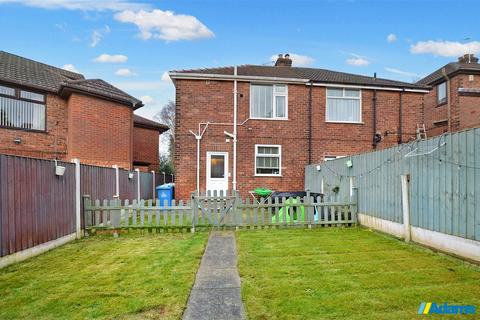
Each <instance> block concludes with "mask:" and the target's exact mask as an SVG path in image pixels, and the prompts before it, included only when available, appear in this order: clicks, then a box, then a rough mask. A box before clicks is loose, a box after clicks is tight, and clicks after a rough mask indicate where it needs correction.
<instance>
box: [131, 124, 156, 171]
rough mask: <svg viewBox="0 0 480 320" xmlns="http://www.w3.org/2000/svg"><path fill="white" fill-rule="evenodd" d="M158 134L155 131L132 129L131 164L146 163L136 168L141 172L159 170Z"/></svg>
mask: <svg viewBox="0 0 480 320" xmlns="http://www.w3.org/2000/svg"><path fill="white" fill-rule="evenodd" d="M158 145H159V134H158V131H157V130H152V129H146V128H140V127H135V126H134V127H133V162H142V163H148V165H145V166H142V167H140V166H138V168H139V169H141V170H142V171H151V170H154V171H158V170H159V155H158Z"/></svg>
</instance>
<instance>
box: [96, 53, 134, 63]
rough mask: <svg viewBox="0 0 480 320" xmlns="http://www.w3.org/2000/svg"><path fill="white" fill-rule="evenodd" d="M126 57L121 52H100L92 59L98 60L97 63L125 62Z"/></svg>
mask: <svg viewBox="0 0 480 320" xmlns="http://www.w3.org/2000/svg"><path fill="white" fill-rule="evenodd" d="M127 60H128V57H127V56H125V55H123V54H112V55H111V54H106V53H104V54H101V55H99V56H98V57H96V58H95V59H93V61H94V62H99V63H124V62H127Z"/></svg>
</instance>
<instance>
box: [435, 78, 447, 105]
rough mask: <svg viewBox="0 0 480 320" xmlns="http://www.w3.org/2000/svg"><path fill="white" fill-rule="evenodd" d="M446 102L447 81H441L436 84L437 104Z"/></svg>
mask: <svg viewBox="0 0 480 320" xmlns="http://www.w3.org/2000/svg"><path fill="white" fill-rule="evenodd" d="M446 102H447V83H446V82H442V83H440V84H439V85H438V86H437V105H441V104H444V103H446Z"/></svg>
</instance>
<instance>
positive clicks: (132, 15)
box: [115, 9, 214, 41]
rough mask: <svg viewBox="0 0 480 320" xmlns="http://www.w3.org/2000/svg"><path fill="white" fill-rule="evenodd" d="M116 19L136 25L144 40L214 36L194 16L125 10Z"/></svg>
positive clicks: (156, 10) (171, 39)
mask: <svg viewBox="0 0 480 320" xmlns="http://www.w3.org/2000/svg"><path fill="white" fill-rule="evenodd" d="M115 19H116V20H118V21H120V22H124V23H133V24H135V25H136V26H137V27H138V29H139V30H140V37H141V38H142V39H144V40H148V39H152V38H153V39H161V40H166V41H176V40H194V39H201V38H211V37H213V36H214V33H213V32H212V31H211V30H210V29H208V28H207V27H206V26H205V25H204V24H203V23H201V22H200V21H199V20H198V19H197V18H195V17H194V16H189V15H183V14H175V13H174V12H173V11H162V10H159V9H155V10H152V11H145V10H140V11H136V12H135V11H132V10H125V11H122V12H119V13H117V14H115Z"/></svg>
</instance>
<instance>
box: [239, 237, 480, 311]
mask: <svg viewBox="0 0 480 320" xmlns="http://www.w3.org/2000/svg"><path fill="white" fill-rule="evenodd" d="M237 250H238V252H239V271H240V276H241V278H242V298H243V301H244V304H245V307H246V313H247V315H248V317H249V318H251V319H345V318H348V319H416V318H418V319H422V318H423V319H425V318H426V317H428V318H430V317H431V316H418V315H417V310H418V308H419V306H420V303H421V302H437V303H444V302H448V303H449V304H452V303H453V304H455V303H457V304H462V305H464V304H473V305H476V306H477V313H478V312H479V311H478V308H479V307H480V267H478V266H473V265H470V264H468V263H465V262H462V261H461V260H458V259H455V258H452V257H448V256H445V255H441V254H438V253H434V252H431V251H430V250H427V249H424V248H421V247H419V246H417V245H414V244H406V243H404V242H402V241H399V240H397V239H394V238H391V237H389V236H386V235H383V234H379V233H376V232H372V231H370V230H368V229H363V228H322V229H313V230H308V229H307V230H305V229H303V230H298V229H296V230H261V231H250V230H249V231H241V232H239V233H238V234H237ZM454 317H455V318H462V316H454ZM465 317H466V318H469V319H473V318H474V317H475V316H470V317H467V316H465ZM436 318H439V316H437V317H436Z"/></svg>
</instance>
